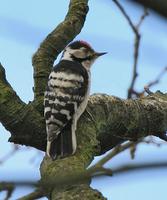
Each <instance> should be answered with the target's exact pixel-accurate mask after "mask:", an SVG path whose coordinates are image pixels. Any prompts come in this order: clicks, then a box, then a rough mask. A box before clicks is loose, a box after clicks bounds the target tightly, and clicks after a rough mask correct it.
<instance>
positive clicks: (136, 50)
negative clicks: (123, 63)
mask: <svg viewBox="0 0 167 200" xmlns="http://www.w3.org/2000/svg"><path fill="white" fill-rule="evenodd" d="M113 2H114V3H115V4H116V5H117V7H118V8H119V10H120V11H121V13H122V14H123V16H124V17H125V19H126V20H127V21H128V23H129V26H130V27H131V29H132V31H133V33H134V35H135V40H134V64H133V76H132V81H131V84H130V86H129V89H128V98H129V99H130V98H131V97H132V95H133V93H134V92H133V91H134V85H135V82H136V78H137V76H138V73H137V63H138V55H139V46H140V38H141V35H140V33H139V29H140V26H141V24H142V22H143V20H144V19H145V17H146V16H147V15H148V11H147V9H146V8H145V9H144V13H143V15H142V16H141V17H140V19H139V22H138V23H137V25H134V23H133V22H132V20H131V18H130V17H129V15H128V14H127V12H126V11H125V9H124V8H123V6H122V5H121V4H120V2H119V1H117V0H113Z"/></svg>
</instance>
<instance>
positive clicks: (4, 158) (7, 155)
mask: <svg viewBox="0 0 167 200" xmlns="http://www.w3.org/2000/svg"><path fill="white" fill-rule="evenodd" d="M18 149H19V145H17V144H14V145H13V148H12V150H11V151H9V152H8V153H7V154H6V155H4V156H3V158H1V159H0V164H3V163H4V162H5V161H7V160H8V159H9V158H11V157H12V156H13V155H14V154H15V153H16V152H17V151H18Z"/></svg>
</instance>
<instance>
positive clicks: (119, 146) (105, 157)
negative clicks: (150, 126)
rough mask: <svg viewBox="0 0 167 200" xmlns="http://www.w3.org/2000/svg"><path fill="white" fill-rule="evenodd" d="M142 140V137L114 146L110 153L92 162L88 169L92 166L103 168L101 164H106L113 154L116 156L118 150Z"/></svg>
mask: <svg viewBox="0 0 167 200" xmlns="http://www.w3.org/2000/svg"><path fill="white" fill-rule="evenodd" d="M142 140H143V139H139V140H138V141H137V142H126V143H125V144H122V145H118V146H116V147H115V148H114V149H113V150H112V151H111V152H110V153H108V154H107V155H106V156H104V157H103V158H102V159H100V160H99V161H98V162H97V163H96V164H94V165H93V166H91V167H90V168H88V169H89V170H90V169H93V168H103V165H104V164H106V163H107V162H108V161H109V160H111V159H112V158H113V157H114V156H116V155H117V154H119V153H120V152H122V151H124V150H126V149H128V148H130V147H131V146H133V145H134V144H137V143H139V142H141V141H142Z"/></svg>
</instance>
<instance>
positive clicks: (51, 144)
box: [44, 41, 106, 159]
mask: <svg viewBox="0 0 167 200" xmlns="http://www.w3.org/2000/svg"><path fill="white" fill-rule="evenodd" d="M105 53H106V52H104V53H98V52H96V51H94V49H93V48H92V47H91V46H90V45H89V44H88V43H87V42H84V41H75V42H73V43H71V44H69V45H68V46H67V47H66V48H65V49H64V52H63V54H62V57H61V60H60V62H59V63H58V64H57V65H56V66H55V67H54V68H53V70H52V71H51V73H50V75H49V80H48V85H47V90H46V92H45V97H44V116H45V120H46V131H47V149H46V153H47V155H48V156H49V157H51V158H52V159H56V158H57V156H59V157H64V156H67V155H71V154H74V153H75V151H76V148H77V141H76V135H75V131H76V125H77V120H78V119H79V117H80V116H81V114H82V113H83V111H84V110H85V108H86V105H87V102H88V97H89V91H90V67H91V65H92V64H93V62H94V61H95V60H96V59H97V58H98V57H99V56H102V55H104V54H105Z"/></svg>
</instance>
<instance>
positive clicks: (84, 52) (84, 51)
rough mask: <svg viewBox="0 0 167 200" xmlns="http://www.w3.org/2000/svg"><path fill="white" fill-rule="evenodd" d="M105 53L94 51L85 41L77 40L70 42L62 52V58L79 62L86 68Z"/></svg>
mask: <svg viewBox="0 0 167 200" xmlns="http://www.w3.org/2000/svg"><path fill="white" fill-rule="evenodd" d="M104 54H106V52H102V53H99V52H96V51H95V50H94V49H93V48H92V47H91V46H90V45H89V44H88V43H87V42H85V41H82V40H79V41H75V42H72V43H70V44H69V45H68V46H67V47H66V48H65V49H64V52H63V55H62V60H71V61H76V62H80V63H81V64H82V65H83V67H85V68H86V69H87V70H89V69H90V67H91V65H92V64H93V63H94V61H95V60H96V59H97V58H98V57H99V56H102V55H104Z"/></svg>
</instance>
